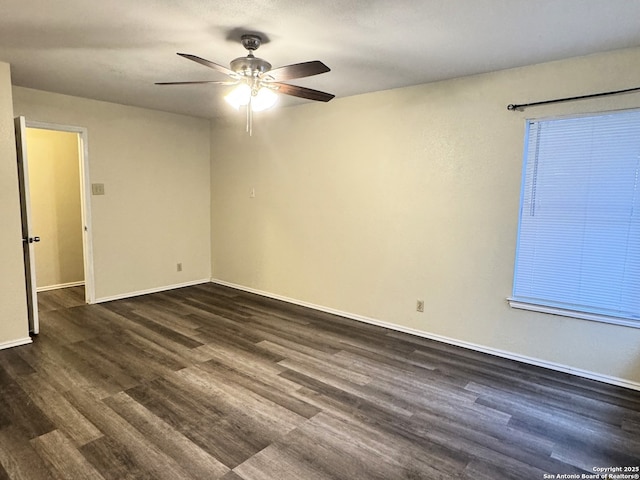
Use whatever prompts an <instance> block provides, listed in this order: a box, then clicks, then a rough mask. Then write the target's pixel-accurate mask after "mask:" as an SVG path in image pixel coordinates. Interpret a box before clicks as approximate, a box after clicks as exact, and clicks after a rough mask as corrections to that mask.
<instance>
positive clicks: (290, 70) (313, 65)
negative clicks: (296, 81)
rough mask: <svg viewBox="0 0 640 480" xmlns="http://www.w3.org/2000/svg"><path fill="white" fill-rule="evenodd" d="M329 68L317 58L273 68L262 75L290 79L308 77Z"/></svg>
mask: <svg viewBox="0 0 640 480" xmlns="http://www.w3.org/2000/svg"><path fill="white" fill-rule="evenodd" d="M330 71H331V69H330V68H329V67H327V66H326V65H325V64H324V63H322V62H321V61H319V60H314V61H312V62H303V63H295V64H293V65H286V66H284V67H278V68H274V69H273V70H269V71H268V72H265V73H264V76H270V77H273V79H274V80H277V81H280V80H291V79H293V78H302V77H310V76H312V75H319V74H321V73H326V72H330Z"/></svg>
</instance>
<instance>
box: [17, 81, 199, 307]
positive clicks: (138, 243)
mask: <svg viewBox="0 0 640 480" xmlns="http://www.w3.org/2000/svg"><path fill="white" fill-rule="evenodd" d="M13 101H14V110H15V114H16V115H24V116H26V117H27V119H28V120H32V121H38V122H47V123H57V124H64V125H73V126H79V127H85V128H87V131H88V145H89V175H90V177H91V182H92V183H103V184H104V186H105V193H106V194H105V195H104V196H92V197H91V213H92V226H93V253H94V269H95V289H96V299H97V300H101V299H105V298H111V297H114V296H121V295H127V294H130V293H136V292H142V291H146V290H153V289H161V288H164V287H167V286H172V285H180V284H183V283H188V282H194V281H198V280H204V279H207V278H209V277H210V268H211V267H210V265H211V263H210V243H209V242H210V223H209V222H210V197H209V191H210V184H209V168H210V153H209V121H208V120H203V119H197V118H192V117H186V116H182V115H175V114H169V113H164V112H158V111H153V110H147V109H142V108H135V107H128V106H124V105H117V104H112V103H106V102H100V101H95V100H88V99H83V98H77V97H71V96H66V95H59V94H54V93H48V92H42V91H37V90H31V89H26V88H21V87H14V88H13ZM178 262H181V263H182V264H183V271H182V272H177V271H176V264H177V263H178Z"/></svg>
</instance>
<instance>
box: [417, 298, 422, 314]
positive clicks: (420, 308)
mask: <svg viewBox="0 0 640 480" xmlns="http://www.w3.org/2000/svg"><path fill="white" fill-rule="evenodd" d="M416 311H417V312H424V300H418V301H417V302H416Z"/></svg>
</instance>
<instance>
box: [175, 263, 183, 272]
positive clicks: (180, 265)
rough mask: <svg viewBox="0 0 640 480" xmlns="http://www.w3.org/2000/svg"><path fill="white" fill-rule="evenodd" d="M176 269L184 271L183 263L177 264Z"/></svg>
mask: <svg viewBox="0 0 640 480" xmlns="http://www.w3.org/2000/svg"><path fill="white" fill-rule="evenodd" d="M176 271H178V272H181V271H182V263H178V264H176Z"/></svg>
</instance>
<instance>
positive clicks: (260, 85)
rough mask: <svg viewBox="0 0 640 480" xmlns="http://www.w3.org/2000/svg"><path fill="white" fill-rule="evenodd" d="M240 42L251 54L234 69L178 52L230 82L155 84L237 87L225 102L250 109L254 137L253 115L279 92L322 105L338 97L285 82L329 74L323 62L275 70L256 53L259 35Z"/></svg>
mask: <svg viewBox="0 0 640 480" xmlns="http://www.w3.org/2000/svg"><path fill="white" fill-rule="evenodd" d="M241 42H242V45H243V46H244V48H246V49H247V51H248V52H249V53H248V54H247V56H245V57H238V58H236V59H235V60H232V61H231V64H230V65H229V66H230V67H231V68H227V67H225V66H223V65H219V64H217V63H214V62H212V61H210V60H206V59H204V58H200V57H197V56H195V55H190V54H188V53H178V55H180V56H181V57H184V58H186V59H189V60H192V61H194V62H197V63H199V64H201V65H204V66H205V67H209V68H212V69H214V70H216V71H218V72H221V73H224V74H226V75H228V76H229V77H230V78H231V80H227V81H215V80H200V81H189V82H156V85H193V84H201V83H209V84H214V85H226V86H232V85H235V86H236V88H234V89H233V90H232V91H231V92H230V93H228V94H227V95H226V96H225V100H226V101H227V102H228V103H230V104H231V105H233V106H234V107H235V108H236V109H239V108H240V107H241V106H246V107H247V131H248V132H249V134H251V130H252V113H253V112H258V111H261V110H266V109H267V108H270V107H272V106H273V105H274V104H275V102H276V101H277V98H278V96H277V93H284V94H285V95H292V96H294V97H299V98H305V99H308V100H315V101H319V102H328V101H329V100H331V99H332V98H334V97H335V95H333V94H331V93H326V92H321V91H319V90H313V89H311V88H306V87H300V86H298V85H291V84H289V83H282V81H283V80H293V79H296V78H303V77H310V76H313V75H319V74H321V73H326V72H329V71H330V70H331V69H330V68H329V67H327V66H326V65H325V64H324V63H322V62H321V61H319V60H314V61H311V62H302V63H296V64H293V65H286V66H284V67H278V68H272V67H271V64H270V63H269V62H267V61H266V60H263V59H262V58H258V57H256V56H254V54H253V52H254V51H256V50H257V49H258V48H259V47H260V45H261V44H262V38H261V37H260V36H259V35H255V34H246V35H242V37H241Z"/></svg>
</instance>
